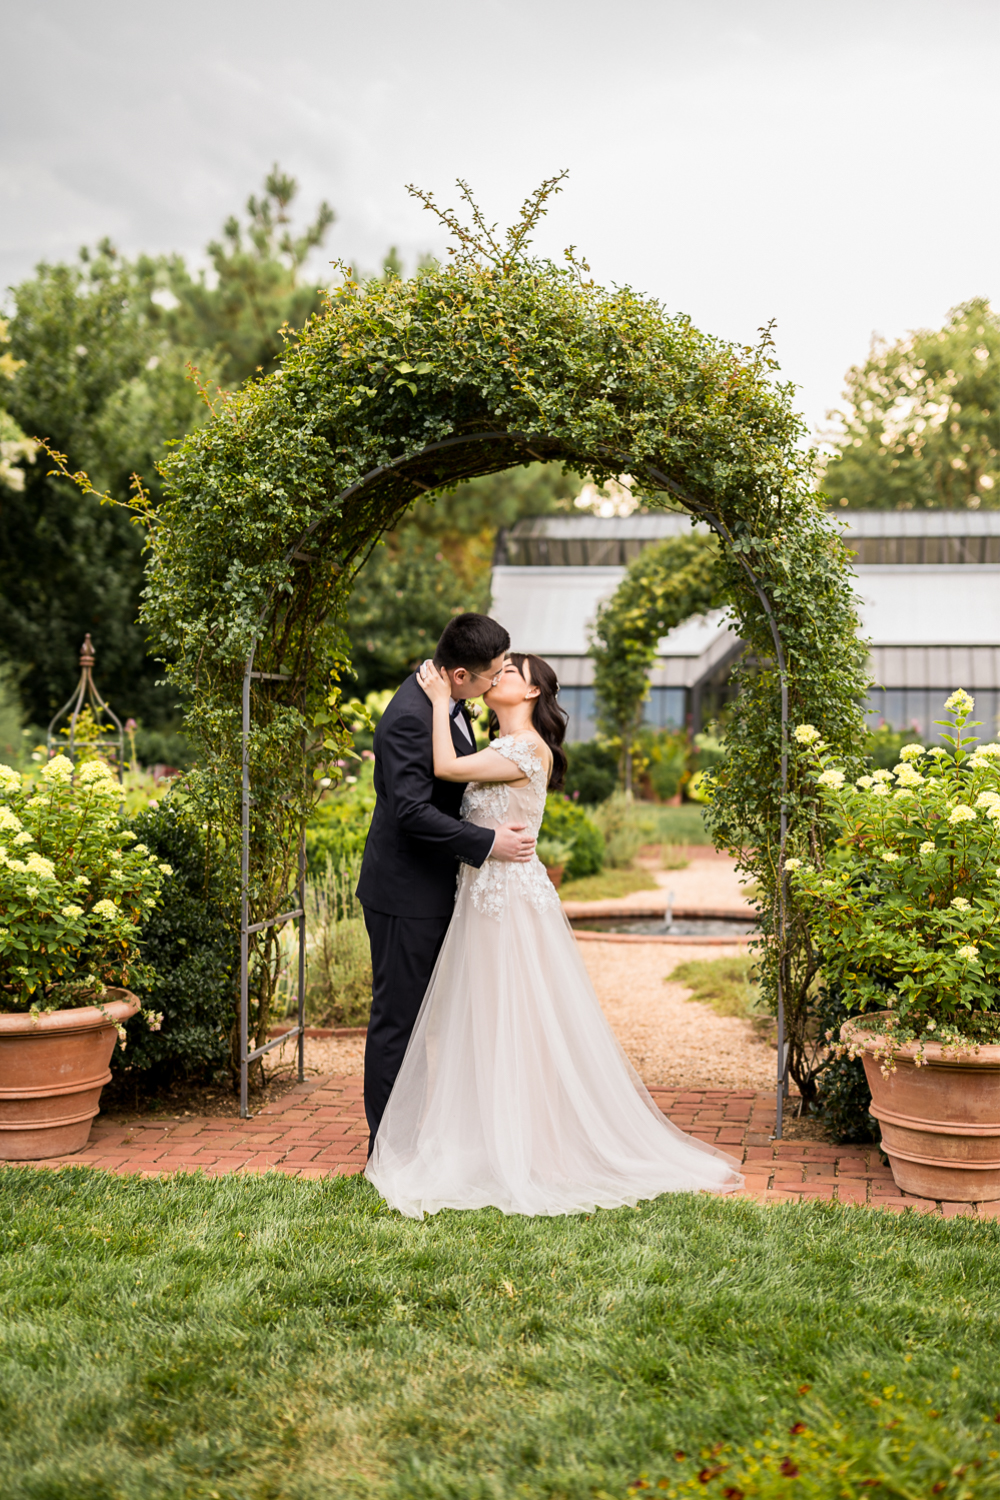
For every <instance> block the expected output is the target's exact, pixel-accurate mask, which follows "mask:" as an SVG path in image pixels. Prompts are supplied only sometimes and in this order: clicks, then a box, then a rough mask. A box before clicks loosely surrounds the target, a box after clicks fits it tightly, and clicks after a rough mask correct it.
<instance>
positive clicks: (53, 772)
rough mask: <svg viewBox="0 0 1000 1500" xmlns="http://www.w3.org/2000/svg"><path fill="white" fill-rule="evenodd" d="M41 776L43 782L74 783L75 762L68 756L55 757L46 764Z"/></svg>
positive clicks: (40, 773)
mask: <svg viewBox="0 0 1000 1500" xmlns="http://www.w3.org/2000/svg"><path fill="white" fill-rule="evenodd" d="M39 775H40V777H41V779H42V781H72V780H73V762H72V761H71V760H70V758H69V756H68V755H54V756H53V757H52V759H51V760H50V761H47V762H46V763H45V765H44V766H43V767H42V769H41V771H40V772H39Z"/></svg>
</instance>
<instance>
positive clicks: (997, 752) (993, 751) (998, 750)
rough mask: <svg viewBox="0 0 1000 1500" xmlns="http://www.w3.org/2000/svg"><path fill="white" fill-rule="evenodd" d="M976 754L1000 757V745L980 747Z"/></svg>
mask: <svg viewBox="0 0 1000 1500" xmlns="http://www.w3.org/2000/svg"><path fill="white" fill-rule="evenodd" d="M976 754H977V755H992V756H1000V745H980V746H979V747H978V749H977V750H976Z"/></svg>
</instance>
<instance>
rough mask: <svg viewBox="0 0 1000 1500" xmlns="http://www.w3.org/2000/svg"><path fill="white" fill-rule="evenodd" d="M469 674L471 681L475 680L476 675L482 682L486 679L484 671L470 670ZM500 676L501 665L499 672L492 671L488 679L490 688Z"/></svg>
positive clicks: (501, 674)
mask: <svg viewBox="0 0 1000 1500" xmlns="http://www.w3.org/2000/svg"><path fill="white" fill-rule="evenodd" d="M469 676H470V677H471V678H472V680H473V682H475V680H476V678H477V677H481V678H482V680H483V681H484V682H485V681H486V673H485V672H470V673H469ZM502 676H503V667H501V668H500V670H499V672H494V673H493V676H492V677H491V678H490V680H489V681H490V687H491V688H494V687H496V685H497V683H498V682H499V681H500V679H501V677H502Z"/></svg>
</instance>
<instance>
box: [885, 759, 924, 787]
mask: <svg viewBox="0 0 1000 1500" xmlns="http://www.w3.org/2000/svg"><path fill="white" fill-rule="evenodd" d="M893 774H894V775H895V777H896V780H897V781H898V783H899V785H900V786H923V784H924V778H923V777H922V776H921V774H920V772H919V771H917V770H915V769H914V767H913V766H911V765H910V764H909V762H908V761H905V760H901V761H900V763H899V765H898V766H897V767H896V769H895V772H894V773H893Z"/></svg>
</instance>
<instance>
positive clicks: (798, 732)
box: [792, 724, 819, 745]
mask: <svg viewBox="0 0 1000 1500" xmlns="http://www.w3.org/2000/svg"><path fill="white" fill-rule="evenodd" d="M792 735H793V738H794V739H797V740H798V742H799V744H800V745H815V743H816V741H817V740H818V739H819V730H818V729H814V728H813V726H812V724H800V725H799V726H798V727H797V728H796V729H795V730H793V731H792Z"/></svg>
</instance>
